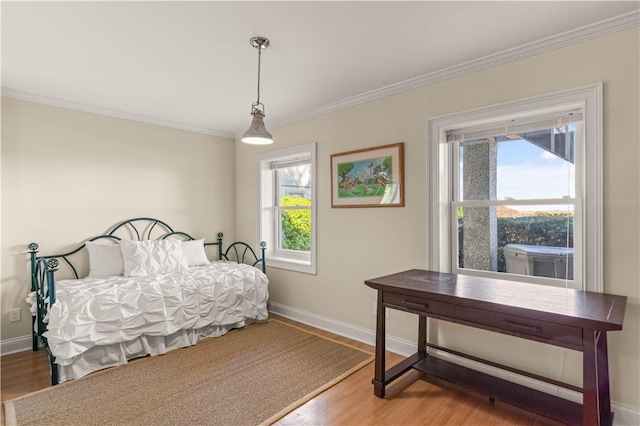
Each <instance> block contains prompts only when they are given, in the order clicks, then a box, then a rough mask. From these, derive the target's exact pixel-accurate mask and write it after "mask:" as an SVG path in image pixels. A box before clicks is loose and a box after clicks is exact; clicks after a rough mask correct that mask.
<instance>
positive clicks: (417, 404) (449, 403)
mask: <svg viewBox="0 0 640 426" xmlns="http://www.w3.org/2000/svg"><path fill="white" fill-rule="evenodd" d="M272 318H276V319H279V320H281V321H283V322H286V323H289V324H293V325H296V326H298V327H300V328H302V329H305V330H309V331H312V332H315V333H317V334H320V335H322V336H326V337H329V338H332V339H334V340H337V341H339V342H343V343H347V344H350V345H353V346H356V347H359V348H362V349H366V350H369V351H371V352H372V353H373V347H371V346H368V345H365V344H363V343H360V342H356V341H353V340H350V339H347V338H344V337H342V336H337V335H335V334H332V333H328V332H325V331H322V330H318V329H316V328H313V327H309V326H307V325H304V324H300V323H297V322H295V321H291V320H288V319H286V318H282V317H279V316H276V315H272ZM401 359H402V357H400V356H399V355H395V354H392V353H388V354H387V365H389V366H391V365H393V364H395V363H397V362H398V361H399V360H401ZM142 362H143V360H142ZM116 368H117V367H116ZM0 375H1V388H0V390H1V399H2V401H6V400H9V399H13V398H16V397H18V396H21V395H25V394H27V393H30V392H34V391H37V390H40V389H44V388H46V387H48V386H49V383H50V378H49V363H48V360H47V357H46V354H45V352H44V351H43V350H40V351H38V352H32V351H26V352H21V353H17V354H13V355H7V356H3V357H1V358H0ZM372 378H373V363H372V364H370V365H368V366H366V367H365V368H363V369H361V370H360V371H358V372H356V373H355V374H353V375H351V376H349V377H348V378H346V379H345V380H343V381H342V382H340V383H338V384H337V385H335V386H333V387H332V388H330V389H328V390H327V391H325V392H323V393H322V394H320V395H318V396H317V397H315V398H313V399H312V400H310V401H309V402H307V403H306V404H304V405H303V406H301V407H299V408H298V409H296V410H295V411H293V412H291V413H289V414H288V415H287V416H285V417H283V418H282V419H280V421H278V422H277V423H276V425H278V426H291V425H474V426H475V425H553V424H555V423H554V422H551V421H549V420H548V419H545V418H543V417H540V416H536V415H534V414H531V413H528V412H526V411H521V410H518V409H516V408H513V407H510V406H506V405H502V404H500V403H490V402H489V400H488V399H487V398H486V397H482V396H480V395H475V394H470V393H466V392H463V391H461V390H457V389H453V388H450V387H442V386H436V385H435V384H432V383H429V382H426V381H424V380H421V378H420V375H419V373H418V372H415V371H414V372H411V373H408V374H407V375H405V376H403V377H401V378H400V379H398V380H397V381H396V382H394V383H393V384H392V385H391V386H389V387H388V388H387V397H386V398H385V399H379V398H376V397H375V396H374V395H373V385H372V384H371V379H372ZM0 424H2V425H4V407H3V413H2V420H0Z"/></svg>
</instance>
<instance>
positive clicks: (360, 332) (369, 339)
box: [269, 302, 415, 356]
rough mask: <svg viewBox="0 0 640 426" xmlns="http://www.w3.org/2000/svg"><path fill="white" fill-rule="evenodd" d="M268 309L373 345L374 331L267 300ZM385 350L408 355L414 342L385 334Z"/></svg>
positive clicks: (374, 341) (413, 350)
mask: <svg viewBox="0 0 640 426" xmlns="http://www.w3.org/2000/svg"><path fill="white" fill-rule="evenodd" d="M269 311H270V312H273V313H274V314H278V315H280V316H282V317H285V318H289V319H292V320H294V321H297V322H301V323H303V324H306V325H310V326H313V327H315V328H319V329H321V330H325V331H329V332H331V333H335V334H339V335H340V336H343V337H348V338H349V339H353V340H356V341H358V342H361V343H365V344H367V345H371V346H375V344H376V333H375V331H372V330H369V329H366V328H362V327H358V326H356V325H353V324H348V323H346V322H341V321H336V320H334V319H331V318H327V317H323V316H320V315H316V314H312V313H311V312H306V311H302V310H300V309H296V308H292V307H290V306H286V305H282V304H280V303H275V302H269ZM386 343H387V350H388V351H390V352H394V353H397V354H400V355H403V356H409V355H411V354H412V353H413V352H415V343H413V342H410V341H408V340H404V339H399V338H397V337H393V336H387V341H386Z"/></svg>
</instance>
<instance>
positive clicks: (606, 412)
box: [596, 331, 613, 424]
mask: <svg viewBox="0 0 640 426" xmlns="http://www.w3.org/2000/svg"><path fill="white" fill-rule="evenodd" d="M596 356H597V361H596V362H597V365H596V367H597V369H598V402H599V406H600V424H611V423H612V422H613V413H611V395H610V392H609V355H608V353H607V333H606V332H605V331H601V332H599V333H598V336H597V338H596Z"/></svg>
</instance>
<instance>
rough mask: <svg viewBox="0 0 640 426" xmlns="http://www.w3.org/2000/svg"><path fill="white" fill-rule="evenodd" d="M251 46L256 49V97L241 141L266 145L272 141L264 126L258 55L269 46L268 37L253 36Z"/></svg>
mask: <svg viewBox="0 0 640 426" xmlns="http://www.w3.org/2000/svg"><path fill="white" fill-rule="evenodd" d="M249 42H250V43H251V46H253V47H255V48H256V49H258V99H257V100H256V101H255V102H254V103H253V104H252V105H251V116H252V117H253V118H252V120H251V126H250V127H249V130H247V131H246V132H245V133H244V135H243V136H242V142H245V143H249V144H253V145H268V144H270V143H273V137H272V136H271V133H269V131H268V130H267V128H266V127H265V126H264V121H263V118H264V105H263V104H262V103H261V102H260V56H261V54H262V49H266V48H267V47H269V44H271V43H270V42H269V40H268V39H266V38H264V37H253V38H252V39H251V40H250V41H249Z"/></svg>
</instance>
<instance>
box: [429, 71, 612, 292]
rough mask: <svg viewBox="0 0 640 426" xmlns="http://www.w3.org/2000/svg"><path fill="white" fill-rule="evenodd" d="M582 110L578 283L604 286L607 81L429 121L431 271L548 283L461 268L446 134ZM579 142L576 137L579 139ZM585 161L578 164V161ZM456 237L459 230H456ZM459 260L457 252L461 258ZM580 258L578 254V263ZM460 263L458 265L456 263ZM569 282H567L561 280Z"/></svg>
mask: <svg viewBox="0 0 640 426" xmlns="http://www.w3.org/2000/svg"><path fill="white" fill-rule="evenodd" d="M575 108H578V109H581V110H582V113H583V121H584V126H583V132H584V143H582V144H580V143H576V146H575V150H576V151H575V156H576V168H575V173H576V194H575V198H576V200H577V201H576V203H580V206H579V208H577V209H576V211H575V212H574V238H575V240H576V241H578V242H577V243H576V246H577V245H578V243H579V244H580V245H581V247H582V250H581V252H582V253H581V254H582V255H581V259H580V260H579V261H578V262H576V263H574V268H575V269H574V275H575V278H576V282H578V278H579V277H581V278H582V281H581V283H580V284H581V285H580V286H579V287H580V288H581V289H584V290H588V291H597V292H602V290H603V273H602V265H603V215H602V204H603V203H602V83H596V84H592V85H588V86H582V87H577V88H573V89H567V90H562V91H558V92H553V93H548V94H544V95H540V96H534V97H531V98H526V99H521V100H517V101H513V102H507V103H502V104H498V105H492V106H488V107H482V108H477V109H473V110H469V111H463V112H460V113H454V114H448V115H445V116H440V117H435V118H432V119H429V120H428V136H429V147H428V148H429V149H428V150H427V152H428V155H429V158H428V164H429V165H430V170H431V173H430V178H431V183H430V187H429V190H430V192H431V194H430V196H429V197H428V199H429V212H430V215H431V217H430V226H429V241H430V243H429V247H430V254H429V259H428V262H429V265H430V268H431V269H432V270H435V271H440V272H453V273H458V272H461V271H464V273H465V274H466V275H479V276H487V277H492V278H500V279H505V280H513V281H522V282H532V283H538V284H542V283H544V284H549V283H550V281H558V280H553V279H551V280H550V279H546V280H545V279H544V278H542V279H540V278H539V277H532V276H527V275H515V274H505V273H499V272H485V271H475V270H468V269H462V270H456V268H455V266H454V251H453V250H454V249H455V248H456V246H457V242H456V243H454V241H455V238H454V237H453V234H454V232H453V226H452V223H453V221H454V212H455V211H456V210H455V209H454V207H453V205H454V202H453V201H452V200H454V198H453V196H454V191H455V189H454V187H453V186H454V185H453V183H454V182H455V179H454V177H453V173H454V170H455V169H456V167H457V164H456V163H453V159H454V157H455V147H454V146H453V145H452V144H451V143H450V141H448V140H447V132H448V131H450V130H454V129H460V128H466V127H473V126H478V125H481V124H487V125H490V124H491V123H492V122H500V121H504V120H509V119H519V118H522V117H527V116H529V115H534V114H536V113H540V112H542V111H548V112H551V113H553V112H554V111H566V110H570V109H575ZM576 142H578V141H577V138H576ZM579 159H582V160H581V161H580V164H578V160H579ZM456 238H457V233H456ZM456 258H457V256H456ZM575 261H576V257H575V256H574V262H575ZM456 266H457V265H456ZM562 282H563V283H564V281H562Z"/></svg>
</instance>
